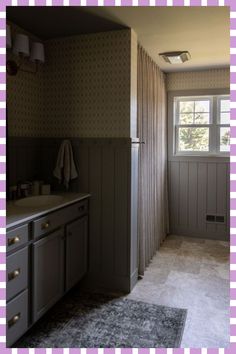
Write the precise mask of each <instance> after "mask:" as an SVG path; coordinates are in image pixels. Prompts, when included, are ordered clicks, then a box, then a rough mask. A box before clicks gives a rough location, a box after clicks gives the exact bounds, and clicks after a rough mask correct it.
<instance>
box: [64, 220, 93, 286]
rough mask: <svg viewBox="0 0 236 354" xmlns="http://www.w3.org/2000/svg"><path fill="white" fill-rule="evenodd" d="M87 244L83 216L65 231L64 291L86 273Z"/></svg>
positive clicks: (85, 222) (86, 224)
mask: <svg viewBox="0 0 236 354" xmlns="http://www.w3.org/2000/svg"><path fill="white" fill-rule="evenodd" d="M87 244H88V217H87V216H84V217H83V218H80V219H78V220H76V221H74V222H72V223H71V224H69V225H68V226H67V230H66V290H69V289H70V288H71V287H72V286H73V285H75V284H76V283H77V282H78V281H79V280H80V279H81V278H82V277H83V276H84V275H85V273H86V272H87V261H88V257H87V253H88V249H87Z"/></svg>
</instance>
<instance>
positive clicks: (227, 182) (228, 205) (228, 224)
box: [226, 163, 230, 239]
mask: <svg viewBox="0 0 236 354" xmlns="http://www.w3.org/2000/svg"><path fill="white" fill-rule="evenodd" d="M226 195H227V197H226V199H227V204H226V206H227V207H226V226H227V234H228V239H229V238H230V233H229V230H230V164H229V163H228V164H227V172H226Z"/></svg>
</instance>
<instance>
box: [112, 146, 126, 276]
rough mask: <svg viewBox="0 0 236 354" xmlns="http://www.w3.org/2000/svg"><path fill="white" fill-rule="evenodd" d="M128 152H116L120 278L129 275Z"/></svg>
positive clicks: (116, 245) (116, 243) (116, 252)
mask: <svg viewBox="0 0 236 354" xmlns="http://www.w3.org/2000/svg"><path fill="white" fill-rule="evenodd" d="M128 151H129V150H128V149H127V148H116V150H115V172H114V175H115V183H114V188H115V219H114V237H115V239H114V256H115V257H114V258H115V263H114V266H115V274H116V275H120V276H126V275H127V273H128V263H127V252H128V250H127V242H128V234H127V231H128V230H127V221H128V195H127V192H128Z"/></svg>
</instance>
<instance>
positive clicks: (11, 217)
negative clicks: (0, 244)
mask: <svg viewBox="0 0 236 354" xmlns="http://www.w3.org/2000/svg"><path fill="white" fill-rule="evenodd" d="M52 195H60V196H62V197H63V200H62V201H60V202H58V203H57V204H53V205H48V206H41V207H22V206H21V207H20V206H16V205H15V204H14V201H10V202H7V205H6V209H7V217H6V228H7V229H9V228H11V227H15V226H18V225H20V224H23V223H26V222H29V221H31V220H32V219H35V218H38V217H40V216H43V215H45V214H48V213H51V212H52V211H55V210H58V209H60V208H63V207H65V206H67V205H70V204H73V203H75V202H79V201H80V200H83V199H86V198H89V197H90V194H87V193H57V192H54V193H52Z"/></svg>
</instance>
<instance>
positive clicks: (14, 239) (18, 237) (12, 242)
mask: <svg viewBox="0 0 236 354" xmlns="http://www.w3.org/2000/svg"><path fill="white" fill-rule="evenodd" d="M18 242H20V236H15V237H13V238H9V239H8V246H11V245H14V244H15V243H18Z"/></svg>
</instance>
